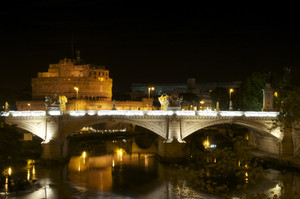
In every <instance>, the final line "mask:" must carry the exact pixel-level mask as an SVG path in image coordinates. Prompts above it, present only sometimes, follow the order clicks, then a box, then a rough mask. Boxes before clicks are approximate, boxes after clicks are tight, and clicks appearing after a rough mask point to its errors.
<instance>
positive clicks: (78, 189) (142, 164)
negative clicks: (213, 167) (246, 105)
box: [0, 149, 300, 199]
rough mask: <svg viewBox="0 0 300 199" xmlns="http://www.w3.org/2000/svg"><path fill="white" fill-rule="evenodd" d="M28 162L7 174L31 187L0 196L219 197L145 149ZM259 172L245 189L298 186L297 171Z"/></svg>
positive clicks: (264, 190) (28, 198)
mask: <svg viewBox="0 0 300 199" xmlns="http://www.w3.org/2000/svg"><path fill="white" fill-rule="evenodd" d="M28 163H29V164H28V165H27V166H26V167H20V168H12V173H13V175H14V177H17V178H23V179H27V180H29V181H31V182H32V187H31V188H30V189H27V190H26V191H19V192H10V193H5V190H2V192H1V195H0V197H1V198H7V199H8V198H23V199H35V198H51V199H52V198H66V199H68V198H118V199H130V198H143V199H147V198H149V199H150V198H151V199H153V198H156V199H159V198H161V199H167V198H222V197H218V196H213V195H208V194H205V193H201V192H196V191H193V190H192V189H190V188H189V187H187V186H181V185H182V184H181V185H179V184H177V185H176V183H175V184H174V182H172V176H170V175H171V174H172V172H171V173H170V170H172V169H173V170H174V169H176V168H174V167H172V165H166V164H161V163H160V162H159V161H158V160H157V159H156V158H155V156H154V155H151V154H126V152H125V151H124V150H122V149H120V150H118V151H116V153H114V154H104V155H100V156H89V154H88V153H86V152H84V153H83V154H82V155H81V156H73V157H71V158H70V160H69V162H68V163H67V164H65V165H51V166H41V165H34V164H31V163H32V162H30V161H29V162H28ZM265 172H266V174H265V175H263V176H262V177H261V178H260V179H259V180H258V181H257V182H256V183H255V184H253V185H252V186H251V187H249V189H251V191H253V192H259V193H265V194H266V196H269V197H270V198H272V197H274V195H277V196H278V197H279V196H281V193H282V189H283V187H284V188H285V191H289V192H294V191H295V190H299V187H300V175H299V173H297V172H292V171H286V172H279V171H277V170H272V169H268V170H265ZM285 196H286V195H285ZM231 198H234V197H231ZM236 198H237V197H236ZM284 198H286V197H284Z"/></svg>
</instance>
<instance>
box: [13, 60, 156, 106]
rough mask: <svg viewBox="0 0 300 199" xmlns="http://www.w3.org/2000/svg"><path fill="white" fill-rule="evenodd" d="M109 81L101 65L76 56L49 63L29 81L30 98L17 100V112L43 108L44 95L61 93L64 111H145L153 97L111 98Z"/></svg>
mask: <svg viewBox="0 0 300 199" xmlns="http://www.w3.org/2000/svg"><path fill="white" fill-rule="evenodd" d="M112 85H113V80H112V79H111V78H110V77H109V71H108V70H106V69H105V67H104V66H96V65H91V64H84V63H83V62H82V60H80V57H77V58H76V59H68V58H64V59H63V60H60V61H59V62H58V63H57V64H50V65H49V68H48V72H39V73H38V75H37V77H36V78H33V79H32V80H31V86H32V100H30V101H17V102H16V106H17V109H18V110H19V111H32V110H46V106H45V97H46V96H54V95H57V96H65V97H66V99H67V100H66V101H67V102H66V104H65V108H64V110H67V111H71V110H112V109H117V110H149V109H153V99H152V98H143V99H141V100H140V101H113V100H112Z"/></svg>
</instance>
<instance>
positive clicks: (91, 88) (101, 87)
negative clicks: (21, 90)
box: [31, 58, 112, 100]
mask: <svg viewBox="0 0 300 199" xmlns="http://www.w3.org/2000/svg"><path fill="white" fill-rule="evenodd" d="M31 86H32V98H33V99H34V100H43V99H44V98H45V96H49V95H54V93H56V94H57V95H64V96H66V97H67V98H74V99H75V98H77V97H78V98H80V99H101V100H111V97H112V79H111V78H109V71H108V70H105V68H104V66H91V65H90V64H82V63H81V61H80V58H78V59H76V60H71V59H67V58H65V59H63V60H60V61H59V63H58V64H50V65H49V68H48V72H39V73H38V77H36V78H33V79H32V80H31ZM74 87H77V88H79V90H78V92H76V91H75V90H74ZM77 95H78V96H77Z"/></svg>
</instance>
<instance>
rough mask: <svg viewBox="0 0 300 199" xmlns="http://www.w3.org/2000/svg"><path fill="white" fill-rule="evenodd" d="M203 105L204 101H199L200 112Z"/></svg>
mask: <svg viewBox="0 0 300 199" xmlns="http://www.w3.org/2000/svg"><path fill="white" fill-rule="evenodd" d="M203 105H204V100H201V101H200V110H201V111H202V110H203Z"/></svg>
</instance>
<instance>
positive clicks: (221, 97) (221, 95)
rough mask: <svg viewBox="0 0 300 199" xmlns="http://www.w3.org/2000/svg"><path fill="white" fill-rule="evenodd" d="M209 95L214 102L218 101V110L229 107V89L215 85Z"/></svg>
mask: <svg viewBox="0 0 300 199" xmlns="http://www.w3.org/2000/svg"><path fill="white" fill-rule="evenodd" d="M210 97H211V99H212V101H213V103H214V104H216V103H217V102H219V108H220V110H228V107H229V91H228V89H226V88H222V87H217V88H216V89H215V90H214V91H213V92H211V93H210Z"/></svg>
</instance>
